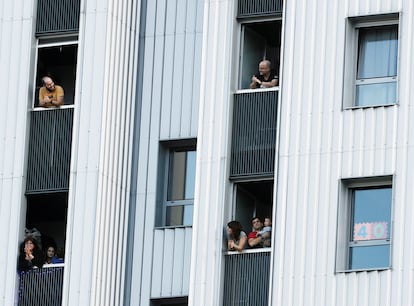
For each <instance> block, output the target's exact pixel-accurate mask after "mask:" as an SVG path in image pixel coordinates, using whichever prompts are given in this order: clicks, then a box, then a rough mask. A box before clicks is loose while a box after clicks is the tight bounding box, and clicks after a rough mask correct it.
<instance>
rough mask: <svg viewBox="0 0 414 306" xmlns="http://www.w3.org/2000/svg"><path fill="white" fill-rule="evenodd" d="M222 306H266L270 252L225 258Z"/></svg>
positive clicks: (230, 255)
mask: <svg viewBox="0 0 414 306" xmlns="http://www.w3.org/2000/svg"><path fill="white" fill-rule="evenodd" d="M224 273H225V274H224V295H223V306H239V305H245V306H267V304H268V296H269V295H268V293H269V275H270V252H269V251H265V252H255V253H241V254H227V255H226V256H225V272H224Z"/></svg>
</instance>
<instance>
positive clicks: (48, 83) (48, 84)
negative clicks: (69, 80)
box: [43, 78, 55, 91]
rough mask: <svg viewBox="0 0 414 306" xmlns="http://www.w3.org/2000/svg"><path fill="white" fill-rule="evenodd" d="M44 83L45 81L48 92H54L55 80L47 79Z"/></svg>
mask: <svg viewBox="0 0 414 306" xmlns="http://www.w3.org/2000/svg"><path fill="white" fill-rule="evenodd" d="M43 81H44V84H45V87H46V88H47V90H49V91H54V90H55V83H54V82H53V80H52V79H51V78H45V79H44V80H43Z"/></svg>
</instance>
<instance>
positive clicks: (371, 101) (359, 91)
mask: <svg viewBox="0 0 414 306" xmlns="http://www.w3.org/2000/svg"><path fill="white" fill-rule="evenodd" d="M396 92H397V82H396V81H394V82H384V83H374V84H359V85H357V86H356V96H355V105H356V106H367V105H387V104H394V103H396V101H397V97H396Z"/></svg>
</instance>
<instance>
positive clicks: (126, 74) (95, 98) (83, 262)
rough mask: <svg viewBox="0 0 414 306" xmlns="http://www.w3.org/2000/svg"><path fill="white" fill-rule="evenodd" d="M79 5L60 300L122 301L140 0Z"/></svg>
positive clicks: (69, 302)
mask: <svg viewBox="0 0 414 306" xmlns="http://www.w3.org/2000/svg"><path fill="white" fill-rule="evenodd" d="M84 5H85V8H86V9H85V10H84V11H82V12H81V24H80V38H79V46H80V48H79V50H80V56H79V57H78V58H79V61H78V70H79V71H78V73H77V75H79V76H80V78H79V80H78V82H77V87H76V90H77V99H76V103H75V121H74V137H73V143H74V144H73V151H72V152H73V154H72V156H73V159H72V160H73V162H72V168H71V170H72V173H71V189H70V192H69V211H68V230H67V254H70V256H68V257H69V258H68V261H67V263H68V269H67V270H66V271H67V273H65V281H64V293H63V305H123V298H124V289H125V288H124V273H125V271H124V270H125V253H126V245H125V244H126V237H125V234H126V230H127V228H126V227H127V220H128V210H127V209H128V205H129V195H130V186H129V180H130V177H131V173H130V168H131V152H132V128H133V121H134V118H133V114H134V113H135V111H134V106H135V85H136V71H137V69H136V65H137V60H136V56H137V53H138V50H137V47H138V42H137V40H138V32H137V31H136V29H137V28H139V26H138V25H137V24H136V23H137V22H138V21H139V18H137V17H136V16H139V8H140V1H129V0H125V1H110V0H109V1H105V2H104V1H86V3H84ZM108 7H109V8H110V9H109V10H108ZM97 29H99V30H97ZM85 253H87V254H91V255H90V256H87V258H85V257H84V256H83V255H84V254H85ZM82 254H83V255H82ZM92 255H93V256H92Z"/></svg>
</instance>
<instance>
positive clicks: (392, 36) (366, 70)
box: [357, 25, 398, 79]
mask: <svg viewBox="0 0 414 306" xmlns="http://www.w3.org/2000/svg"><path fill="white" fill-rule="evenodd" d="M358 48H359V50H358V72H357V78H358V79H366V78H378V77H390V76H396V75H397V58H398V56H397V54H398V26H397V25H392V26H383V27H372V28H361V29H360V30H359V42H358Z"/></svg>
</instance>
